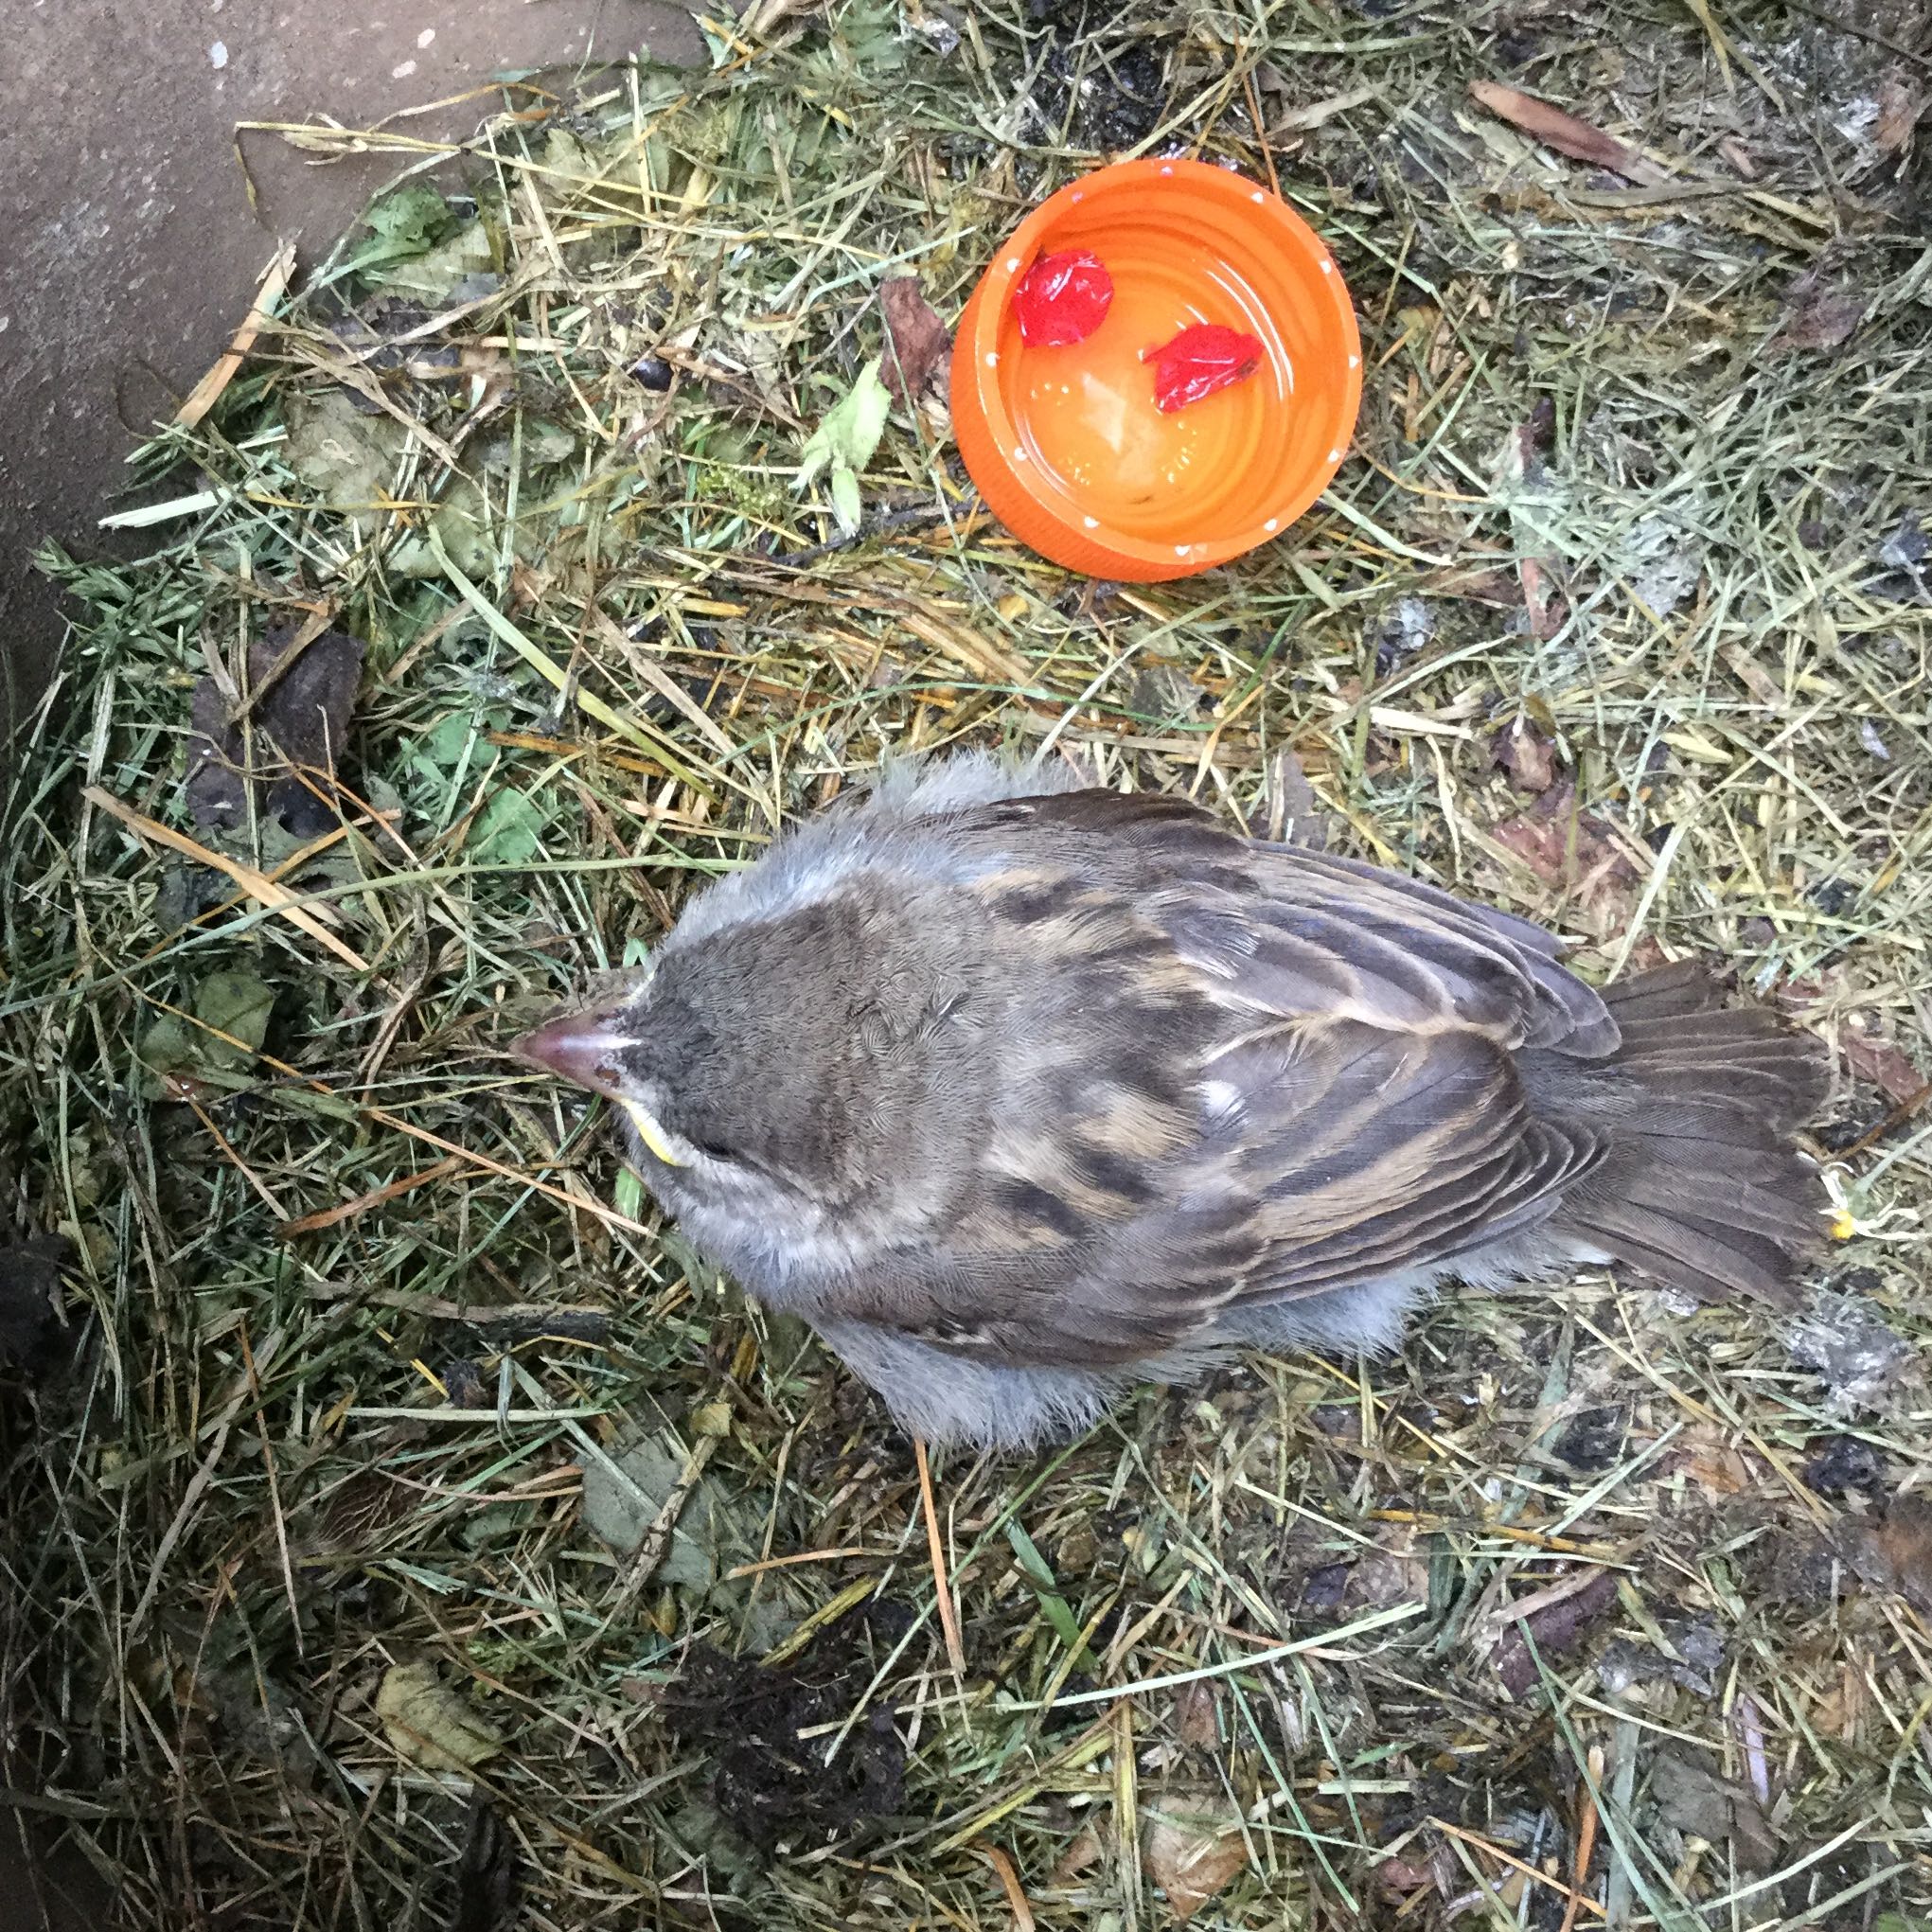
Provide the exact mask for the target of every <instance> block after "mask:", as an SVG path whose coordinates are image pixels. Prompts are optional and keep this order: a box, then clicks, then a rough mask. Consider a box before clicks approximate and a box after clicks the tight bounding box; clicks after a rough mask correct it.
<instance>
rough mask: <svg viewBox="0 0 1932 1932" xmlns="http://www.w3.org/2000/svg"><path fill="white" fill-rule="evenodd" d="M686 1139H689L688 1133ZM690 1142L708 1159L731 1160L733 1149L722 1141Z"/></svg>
mask: <svg viewBox="0 0 1932 1932" xmlns="http://www.w3.org/2000/svg"><path fill="white" fill-rule="evenodd" d="M686 1139H687V1140H688V1139H689V1136H688V1135H687V1136H686ZM691 1145H692V1146H694V1147H695V1148H697V1150H698V1151H699V1153H700V1154H702V1155H703V1156H704V1158H705V1159H706V1160H707V1161H729V1160H730V1159H731V1158H732V1151H731V1149H730V1148H729V1147H727V1146H725V1145H724V1144H723V1143H722V1142H719V1141H691Z"/></svg>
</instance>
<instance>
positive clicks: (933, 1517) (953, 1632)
mask: <svg viewBox="0 0 1932 1932" xmlns="http://www.w3.org/2000/svg"><path fill="white" fill-rule="evenodd" d="M913 1454H914V1456H916V1457H917V1458H918V1462H919V1507H920V1509H921V1510H923V1511H924V1512H925V1516H926V1548H927V1550H928V1551H929V1552H930V1553H931V1558H932V1587H933V1589H934V1591H935V1592H936V1593H937V1595H938V1598H939V1627H940V1629H941V1630H942V1631H943V1632H944V1633H945V1636H946V1660H947V1662H948V1664H950V1665H951V1666H952V1674H953V1675H954V1676H956V1677H963V1676H965V1675H966V1648H965V1646H964V1645H963V1644H962V1643H961V1642H960V1640H959V1611H958V1610H957V1609H956V1608H955V1607H954V1604H953V1601H952V1583H951V1580H950V1579H949V1578H948V1576H947V1573H946V1545H945V1544H944V1543H943V1542H942V1541H941V1540H940V1535H939V1509H938V1505H937V1504H936V1503H935V1502H934V1501H933V1498H932V1471H931V1467H930V1466H929V1465H928V1463H927V1461H926V1442H925V1438H924V1437H922V1436H914V1437H913Z"/></svg>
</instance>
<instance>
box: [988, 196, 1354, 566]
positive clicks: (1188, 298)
mask: <svg viewBox="0 0 1932 1932" xmlns="http://www.w3.org/2000/svg"><path fill="white" fill-rule="evenodd" d="M1074 249H1085V250H1089V251H1090V252H1091V253H1092V254H1093V255H1095V256H1097V257H1099V258H1100V260H1101V261H1102V262H1103V263H1104V264H1105V266H1106V268H1107V271H1108V275H1110V276H1111V277H1112V280H1113V290H1114V294H1113V302H1112V305H1111V307H1110V308H1109V309H1108V311H1107V315H1106V319H1105V320H1104V321H1103V322H1102V323H1101V325H1100V327H1099V328H1096V329H1095V330H1094V331H1093V333H1092V334H1091V335H1090V336H1088V337H1087V338H1086V340H1085V341H1082V342H1078V343H1073V344H1063V345H1060V346H1054V347H1040V346H1028V345H1027V344H1025V343H1023V342H1021V340H1020V336H1019V321H1018V319H1017V317H1016V316H1015V313H1014V306H1013V293H1014V291H1015V289H1016V288H1017V287H1018V286H1019V282H1020V280H1021V278H1022V277H1023V276H1024V275H1025V274H1026V271H1027V270H1028V269H1029V268H1031V267H1032V265H1033V264H1034V262H1035V261H1036V260H1037V259H1038V258H1039V257H1041V256H1042V255H1057V254H1060V253H1061V252H1062V251H1065V250H1074ZM1203 322H1205V323H1219V324H1221V325H1223V326H1224V327H1227V328H1234V329H1239V330H1244V331H1246V332H1248V333H1250V334H1251V335H1253V336H1255V337H1256V338H1258V339H1259V341H1260V342H1261V344H1262V346H1263V348H1264V351H1265V354H1264V356H1263V359H1262V363H1261V366H1260V368H1259V369H1258V370H1257V371H1256V372H1255V374H1254V375H1252V376H1250V377H1249V378H1248V379H1247V380H1246V381H1240V382H1237V383H1235V384H1233V385H1232V387H1229V388H1226V389H1223V390H1221V391H1219V392H1218V393H1217V394H1215V395H1212V396H1208V397H1205V398H1203V399H1201V400H1200V401H1198V402H1191V403H1189V404H1187V405H1186V406H1185V407H1184V408H1181V409H1177V410H1174V411H1171V412H1163V411H1162V410H1161V409H1160V408H1159V407H1158V406H1157V405H1156V402H1155V394H1154V364H1153V363H1152V362H1151V361H1147V360H1143V358H1144V357H1146V356H1147V354H1148V352H1149V351H1151V350H1154V349H1158V348H1159V347H1161V346H1162V345H1163V344H1165V343H1169V342H1171V341H1172V340H1173V339H1174V337H1175V336H1176V335H1178V334H1179V332H1180V330H1182V329H1183V328H1188V327H1189V326H1190V325H1192V324H1195V323H1203ZM1361 396H1362V353H1361V340H1360V337H1359V336H1358V335H1357V333H1356V317H1355V310H1354V308H1353V306H1352V305H1351V303H1350V301H1349V294H1348V290H1347V288H1346V287H1345V286H1344V285H1343V283H1342V279H1341V273H1340V271H1339V270H1338V268H1337V267H1336V265H1335V257H1333V256H1332V255H1330V254H1329V252H1328V250H1327V249H1326V248H1325V247H1324V246H1323V245H1322V243H1321V239H1320V237H1319V236H1318V235H1317V234H1316V233H1315V231H1314V230H1313V229H1312V228H1311V227H1309V225H1308V224H1307V222H1304V221H1303V220H1302V218H1301V217H1300V216H1299V215H1298V214H1296V213H1295V211H1294V210H1293V209H1292V208H1290V207H1289V206H1288V205H1287V204H1286V203H1285V202H1284V201H1283V200H1282V199H1281V197H1280V196H1279V195H1274V194H1270V193H1269V192H1268V191H1267V189H1266V188H1264V187H1257V186H1255V184H1254V183H1253V182H1251V181H1249V180H1247V179H1246V178H1245V177H1244V176H1242V175H1238V174H1233V173H1231V172H1230V171H1229V170H1228V169H1226V168H1211V167H1209V166H1207V165H1206V164H1204V163H1202V162H1199V161H1126V162H1121V163H1119V164H1118V165H1116V166H1114V167H1111V168H1099V169H1097V170H1096V171H1095V172H1094V173H1092V174H1090V175H1087V176H1085V177H1084V178H1083V179H1081V180H1079V181H1076V182H1073V183H1072V184H1071V185H1070V186H1066V187H1063V188H1062V189H1061V190H1060V191H1059V192H1058V193H1057V194H1056V195H1055V196H1054V197H1053V198H1052V199H1051V200H1050V201H1047V202H1044V203H1042V204H1040V206H1039V207H1037V208H1036V209H1035V210H1034V212H1033V213H1032V214H1031V215H1029V216H1028V217H1027V219H1026V220H1025V221H1024V222H1021V223H1020V225H1019V228H1018V229H1016V230H1015V231H1014V234H1013V237H1012V239H1010V240H1009V241H1008V242H1007V243H1006V245H1005V246H1004V247H1003V248H1002V249H1001V251H1000V253H999V254H998V255H997V256H996V257H994V260H993V264H992V266H991V267H990V268H988V269H987V271H986V273H985V274H984V275H983V276H981V278H980V284H979V286H978V288H976V289H975V290H974V291H973V294H972V299H971V300H970V301H969V302H968V303H967V304H966V313H965V315H963V316H962V317H961V318H960V326H959V331H958V336H957V339H956V341H955V343H954V345H953V361H952V420H953V432H954V434H955V435H956V436H957V437H958V440H959V448H960V453H961V455H962V456H964V457H965V459H966V469H967V470H968V471H969V472H970V473H971V475H972V479H973V481H974V483H976V484H977V485H978V486H979V489H980V494H981V495H982V496H983V497H984V499H985V500H986V504H987V505H988V507H989V508H990V509H991V510H992V512H993V514H994V515H995V516H997V517H998V518H999V519H1000V521H1001V523H1004V524H1005V525H1006V527H1007V528H1008V529H1009V530H1011V531H1012V532H1013V534H1014V535H1015V536H1016V537H1018V538H1019V539H1020V541H1022V542H1024V543H1027V544H1029V545H1030V546H1031V547H1032V548H1033V549H1035V550H1037V551H1038V552H1039V554H1040V555H1041V556H1042V557H1047V558H1052V559H1053V560H1054V561H1055V563H1060V564H1065V565H1066V566H1067V568H1068V569H1070V570H1078V571H1085V572H1086V573H1088V575H1090V576H1105V577H1114V578H1119V579H1123V580H1126V581H1130V582H1140V583H1148V582H1152V581H1154V580H1156V579H1158V578H1161V577H1176V576H1192V575H1193V574H1194V573H1195V572H1196V571H1201V570H1208V569H1212V568H1213V566H1214V565H1215V564H1217V563H1225V562H1227V560H1228V559H1229V558H1231V557H1239V556H1240V555H1241V554H1242V553H1243V552H1244V551H1248V550H1252V549H1253V548H1254V547H1255V546H1256V545H1257V544H1259V543H1266V542H1267V540H1268V539H1269V538H1270V537H1273V536H1275V535H1276V534H1277V533H1278V532H1280V531H1282V530H1285V529H1286V528H1287V526H1288V525H1289V524H1290V523H1293V522H1294V521H1295V519H1296V518H1297V517H1299V516H1300V515H1301V514H1302V512H1303V510H1305V509H1306V508H1307V507H1308V505H1310V504H1312V503H1313V502H1314V501H1315V499H1316V498H1317V497H1318V496H1320V494H1321V492H1322V490H1323V489H1325V488H1326V487H1328V480H1329V478H1330V477H1332V476H1333V475H1334V474H1335V471H1336V469H1337V467H1338V465H1339V463H1340V462H1341V458H1342V453H1343V452H1344V451H1345V450H1346V449H1347V447H1348V439H1349V437H1350V436H1351V435H1352V434H1354V432H1355V422H1356V411H1357V409H1358V408H1359V407H1360V405H1361Z"/></svg>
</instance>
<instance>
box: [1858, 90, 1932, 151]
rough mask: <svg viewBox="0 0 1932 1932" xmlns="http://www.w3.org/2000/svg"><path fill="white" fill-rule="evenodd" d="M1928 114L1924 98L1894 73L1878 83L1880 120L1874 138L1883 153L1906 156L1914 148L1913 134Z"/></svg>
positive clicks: (1875, 126) (1873, 134)
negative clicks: (1923, 117)
mask: <svg viewBox="0 0 1932 1932" xmlns="http://www.w3.org/2000/svg"><path fill="white" fill-rule="evenodd" d="M1924 112H1925V97H1924V96H1923V95H1922V94H1921V93H1920V92H1919V91H1918V90H1917V89H1916V88H1915V87H1914V86H1913V85H1912V83H1911V82H1910V81H1909V80H1906V79H1905V76H1904V75H1903V74H1902V73H1899V72H1898V71H1896V70H1894V71H1893V72H1891V73H1889V74H1888V75H1887V76H1886V77H1885V78H1884V80H1881V81H1880V82H1879V83H1878V119H1877V120H1876V121H1874V122H1873V123H1872V128H1871V138H1872V142H1873V144H1874V145H1875V146H1876V147H1877V149H1878V151H1879V152H1880V153H1881V154H1903V153H1904V152H1905V150H1906V148H1908V147H1909V146H1910V145H1911V140H1912V131H1913V130H1914V129H1915V128H1916V127H1917V126H1918V125H1919V116H1920V115H1922V114H1923V113H1924Z"/></svg>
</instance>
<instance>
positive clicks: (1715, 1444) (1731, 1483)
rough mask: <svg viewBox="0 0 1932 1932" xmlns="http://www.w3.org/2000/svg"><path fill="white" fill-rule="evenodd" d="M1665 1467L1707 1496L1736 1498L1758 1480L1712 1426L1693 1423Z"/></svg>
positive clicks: (1672, 1452) (1672, 1450)
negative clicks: (1687, 1479) (1687, 1480)
mask: <svg viewBox="0 0 1932 1932" xmlns="http://www.w3.org/2000/svg"><path fill="white" fill-rule="evenodd" d="M1662 1466H1663V1468H1664V1469H1665V1470H1666V1471H1668V1472H1669V1473H1670V1474H1672V1475H1677V1474H1682V1475H1685V1476H1688V1477H1689V1478H1690V1479H1691V1480H1692V1481H1693V1482H1694V1483H1696V1484H1697V1486H1698V1487H1699V1488H1700V1489H1702V1490H1703V1491H1704V1493H1705V1495H1707V1496H1713V1497H1715V1496H1736V1495H1737V1494H1738V1493H1739V1492H1740V1491H1741V1490H1746V1489H1750V1488H1752V1487H1754V1486H1755V1484H1756V1480H1757V1478H1756V1474H1755V1472H1754V1471H1753V1469H1752V1467H1751V1464H1750V1463H1749V1462H1746V1460H1745V1458H1744V1456H1743V1454H1742V1453H1741V1452H1740V1451H1739V1450H1738V1449H1737V1448H1736V1447H1735V1445H1732V1444H1731V1443H1729V1442H1728V1441H1727V1440H1726V1438H1725V1436H1724V1435H1723V1433H1722V1432H1721V1431H1720V1430H1719V1429H1718V1428H1717V1427H1716V1426H1715V1425H1714V1424H1712V1423H1708V1422H1693V1423H1692V1424H1691V1425H1690V1427H1688V1428H1686V1429H1685V1430H1684V1432H1683V1433H1682V1434H1681V1435H1680V1436H1679V1437H1678V1438H1677V1440H1676V1442H1675V1445H1673V1446H1672V1449H1671V1452H1670V1455H1669V1456H1668V1457H1667V1458H1666V1459H1665V1462H1664V1463H1663V1465H1662Z"/></svg>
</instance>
